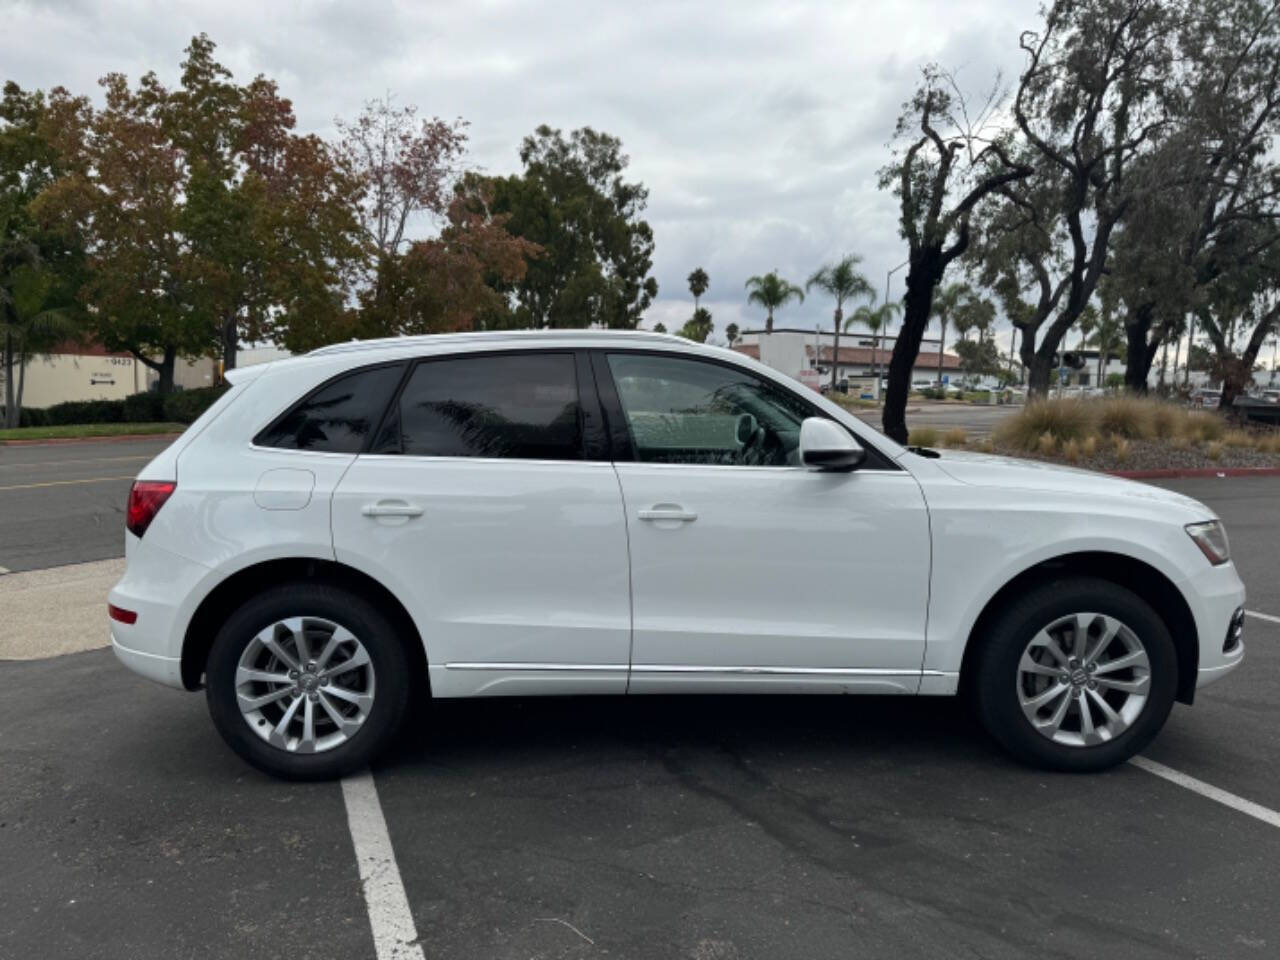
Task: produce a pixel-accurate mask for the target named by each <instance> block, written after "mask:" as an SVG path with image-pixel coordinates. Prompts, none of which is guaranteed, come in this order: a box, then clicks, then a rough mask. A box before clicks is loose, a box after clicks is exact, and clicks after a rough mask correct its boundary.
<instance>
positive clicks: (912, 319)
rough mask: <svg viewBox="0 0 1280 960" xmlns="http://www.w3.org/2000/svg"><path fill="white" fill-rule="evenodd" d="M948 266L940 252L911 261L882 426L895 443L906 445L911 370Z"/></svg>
mask: <svg viewBox="0 0 1280 960" xmlns="http://www.w3.org/2000/svg"><path fill="white" fill-rule="evenodd" d="M944 267H945V263H944V262H943V259H942V253H941V251H939V250H923V251H921V252H920V253H919V254H916V255H913V256H912V258H911V267H910V268H909V269H908V271H907V293H906V296H905V297H903V312H902V327H901V329H900V330H899V331H898V339H897V340H895V341H894V344H893V355H892V356H891V357H890V359H889V388H888V390H886V391H885V397H884V414H883V415H882V417H881V421H880V422H881V426H882V427H883V428H884V432H885V434H886V435H887V436H888V437H889V438H890V439H892V440H894V441H896V442H898V443H902V444H905V443H907V438H908V433H907V393H908V392H909V390H910V388H911V370H912V367H914V366H915V362H916V357H918V356H919V355H920V341H921V340H923V339H924V329H925V327H926V326H928V323H929V314H930V313H931V312H932V311H933V291H934V290H935V289H936V288H937V286H938V281H940V280H941V279H942V271H943V269H944Z"/></svg>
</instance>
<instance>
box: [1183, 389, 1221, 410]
mask: <svg viewBox="0 0 1280 960" xmlns="http://www.w3.org/2000/svg"><path fill="white" fill-rule="evenodd" d="M1191 405H1192V406H1193V407H1204V408H1206V409H1209V410H1216V409H1218V407H1220V406H1222V391H1221V390H1206V389H1203V388H1201V389H1198V390H1194V391H1192V393H1191Z"/></svg>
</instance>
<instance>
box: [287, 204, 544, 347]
mask: <svg viewBox="0 0 1280 960" xmlns="http://www.w3.org/2000/svg"><path fill="white" fill-rule="evenodd" d="M483 186H484V185H483V184H482V183H479V182H475V183H472V184H470V185H469V186H467V185H464V186H460V187H459V189H458V190H457V192H456V193H455V196H454V198H453V200H452V201H451V202H450V204H449V207H448V210H447V212H446V224H445V227H444V229H443V230H442V231H441V232H440V235H439V237H436V238H434V239H430V240H419V241H416V242H414V243H413V244H411V245H410V246H409V248H408V249H407V250H405V251H404V252H403V253H395V252H392V253H390V254H388V255H387V256H386V257H384V258H382V260H381V261H380V266H379V279H378V282H377V283H375V284H371V285H369V286H366V287H364V288H363V289H362V290H361V291H360V294H359V303H360V309H359V310H358V311H347V312H346V314H344V317H343V319H342V321H341V323H342V328H341V332H342V333H343V334H344V335H346V336H351V337H356V338H360V339H364V338H368V337H391V336H401V335H413V334H424V333H448V332H454V331H459V330H483V329H503V328H507V327H510V326H511V325H512V316H511V309H510V303H509V302H508V300H507V298H506V297H505V296H504V295H503V294H502V293H501V292H499V291H498V290H497V289H495V287H494V286H493V285H492V283H491V281H496V282H497V283H499V284H507V285H509V284H515V283H519V282H520V279H521V278H522V277H523V276H524V273H525V271H526V270H527V269H528V264H529V263H530V262H531V261H532V260H534V259H535V258H536V257H537V256H538V255H539V253H540V251H539V249H538V247H537V245H536V244H534V243H531V242H530V241H528V240H524V239H522V238H520V237H513V236H512V235H511V234H510V233H508V232H507V230H506V226H505V217H504V216H502V215H495V214H493V213H492V212H491V211H490V210H489V206H488V202H487V198H486V197H485V196H484V195H475V194H472V193H470V192H469V189H470V188H474V189H480V188H481V187H483ZM333 339H334V328H333V327H332V326H331V325H330V324H327V323H315V324H311V325H307V324H304V323H295V324H291V325H290V326H289V328H288V329H287V330H286V331H284V334H283V336H282V343H283V344H284V345H285V346H286V347H288V348H289V349H290V350H294V351H299V350H308V349H312V348H314V347H316V346H320V345H321V344H324V343H328V342H332V340H333Z"/></svg>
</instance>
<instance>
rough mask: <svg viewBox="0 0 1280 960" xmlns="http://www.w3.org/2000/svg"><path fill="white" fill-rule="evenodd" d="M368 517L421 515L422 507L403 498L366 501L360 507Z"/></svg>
mask: <svg viewBox="0 0 1280 960" xmlns="http://www.w3.org/2000/svg"><path fill="white" fill-rule="evenodd" d="M360 512H361V513H363V514H364V515H365V516H366V517H420V516H422V508H421V507H419V506H417V505H416V504H412V503H406V502H405V501H403V500H379V501H378V502H377V503H366V504H365V505H364V506H363V507H361V508H360Z"/></svg>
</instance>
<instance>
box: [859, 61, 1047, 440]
mask: <svg viewBox="0 0 1280 960" xmlns="http://www.w3.org/2000/svg"><path fill="white" fill-rule="evenodd" d="M1002 100H1003V97H1002V96H1001V90H1000V78H999V77H997V78H996V82H995V84H993V86H992V88H991V91H990V93H989V94H988V95H987V97H986V98H985V100H984V102H983V103H982V104H981V105H980V107H979V108H978V109H977V110H971V109H970V107H969V105H968V103H967V101H966V98H965V97H964V96H963V95H962V94H961V92H960V90H959V88H958V87H957V85H956V83H955V80H954V78H953V77H952V76H951V75H950V74H947V73H946V72H944V71H942V70H940V69H939V68H938V67H937V66H929V67H926V68H925V70H924V75H923V80H922V82H921V85H920V87H919V88H918V89H917V90H916V93H915V95H914V96H913V97H912V98H911V100H909V101H908V102H907V103H906V104H904V105H903V112H902V114H901V116H900V117H899V118H898V124H897V129H896V131H895V137H896V138H898V139H901V138H904V137H907V136H908V135H910V136H911V137H912V139H911V142H910V144H909V146H907V148H906V150H905V151H902V152H901V153H900V154H898V155H897V156H895V158H894V159H893V161H892V162H890V163H889V164H888V165H887V166H886V167H884V168H883V169H882V170H881V171H880V186H881V188H882V189H892V190H893V192H894V193H895V194H896V195H897V197H898V201H899V205H900V214H899V220H898V226H899V230H900V231H901V233H902V237H903V239H905V240H906V241H907V247H908V251H909V252H908V263H909V264H910V266H909V267H908V270H907V284H906V286H907V292H906V296H905V297H904V312H903V318H902V329H901V330H900V331H899V334H898V338H897V340H896V341H895V343H894V347H893V356H892V358H891V360H890V362H889V390H888V393H887V394H886V396H885V405H884V414H883V418H882V424H883V426H884V431H885V433H886V434H888V435H889V436H890V437H892V438H893V439H894V440H896V441H897V442H899V443H906V442H907V421H906V409H907V394H908V391H909V389H910V386H911V371H912V369H913V368H914V367H915V363H916V358H917V357H918V356H919V355H920V342H921V340H922V339H923V337H924V330H925V326H926V325H927V324H928V322H929V317H930V316H931V314H932V313H933V297H934V291H935V289H936V288H937V287H938V285H939V284H940V283H941V282H942V278H943V275H944V273H945V272H946V270H947V268H948V267H949V266H950V265H951V263H952V262H953V261H954V260H955V259H956V258H957V257H959V256H960V255H961V254H963V253H964V252H965V250H967V249H968V247H969V239H970V218H971V216H972V215H973V212H974V208H975V207H976V206H977V205H978V204H979V203H981V202H982V201H983V200H984V199H986V198H987V197H988V196H990V195H991V194H992V193H994V192H995V191H997V190H999V189H1000V188H1002V187H1004V186H1007V185H1008V184H1011V183H1013V182H1015V181H1017V180H1020V179H1022V178H1023V177H1026V176H1029V175H1030V174H1031V172H1032V170H1033V168H1032V166H1031V165H1030V164H1029V163H1027V162H1025V161H1022V160H1015V159H1014V158H1013V157H1012V156H1011V155H1010V153H1009V149H1008V147H1009V142H1010V137H1009V134H1008V131H1005V130H1002V129H1000V128H999V126H998V124H997V121H996V117H997V116H998V113H999V108H1000V107H1001V106H1002Z"/></svg>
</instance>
